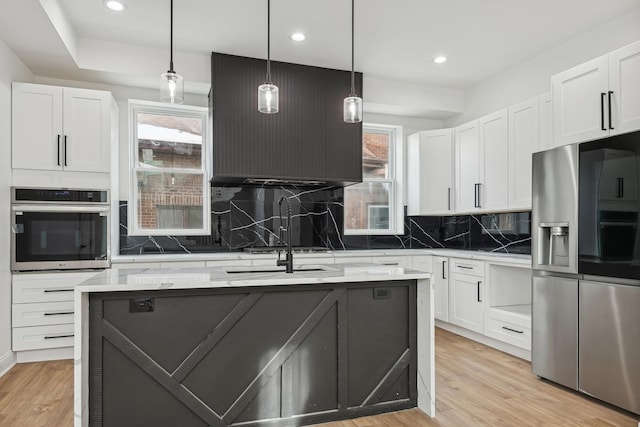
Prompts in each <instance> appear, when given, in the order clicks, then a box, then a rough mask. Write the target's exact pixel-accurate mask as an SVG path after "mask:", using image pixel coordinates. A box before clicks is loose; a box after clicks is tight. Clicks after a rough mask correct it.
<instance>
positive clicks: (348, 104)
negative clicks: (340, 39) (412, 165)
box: [344, 0, 362, 123]
mask: <svg viewBox="0 0 640 427" xmlns="http://www.w3.org/2000/svg"><path fill="white" fill-rule="evenodd" d="M354 11H355V0H351V93H349V96H347V97H346V98H345V99H344V121H345V122H347V123H360V122H361V121H362V98H360V97H359V96H358V95H356V81H355V72H354V69H353V63H354V55H353V39H354V37H353V33H354V27H355V25H354V23H355V18H354V15H355V13H354Z"/></svg>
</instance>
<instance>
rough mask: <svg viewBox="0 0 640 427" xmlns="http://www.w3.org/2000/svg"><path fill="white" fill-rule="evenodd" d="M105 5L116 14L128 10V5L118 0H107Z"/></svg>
mask: <svg viewBox="0 0 640 427" xmlns="http://www.w3.org/2000/svg"><path fill="white" fill-rule="evenodd" d="M104 5H105V6H107V8H109V9H110V10H113V11H114V12H122V11H123V10H125V9H126V8H127V5H126V4H124V3H123V2H121V1H118V0H105V2H104Z"/></svg>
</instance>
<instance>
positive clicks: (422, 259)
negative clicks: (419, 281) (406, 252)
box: [412, 255, 433, 273]
mask: <svg viewBox="0 0 640 427" xmlns="http://www.w3.org/2000/svg"><path fill="white" fill-rule="evenodd" d="M412 268H413V269H414V270H420V271H424V272H427V273H433V256H432V255H422V256H414V257H413V267H412Z"/></svg>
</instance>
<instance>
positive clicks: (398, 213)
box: [343, 123, 404, 236]
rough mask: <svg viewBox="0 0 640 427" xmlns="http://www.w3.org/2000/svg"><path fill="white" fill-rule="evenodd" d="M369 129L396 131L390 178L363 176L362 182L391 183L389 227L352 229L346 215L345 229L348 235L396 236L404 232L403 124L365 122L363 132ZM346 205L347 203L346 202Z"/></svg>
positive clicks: (391, 143) (391, 146) (392, 149)
mask: <svg viewBox="0 0 640 427" xmlns="http://www.w3.org/2000/svg"><path fill="white" fill-rule="evenodd" d="M367 129H379V130H384V131H392V132H394V136H395V138H394V140H393V141H390V147H389V149H390V151H391V157H392V159H391V160H392V161H391V163H390V164H389V169H390V171H389V176H390V177H391V178H389V179H379V178H369V179H365V178H363V180H362V182H379V183H385V182H389V183H391V191H390V192H389V229H387V230H378V229H366V230H352V229H348V228H347V226H346V223H347V216H346V214H345V215H344V219H343V230H344V234H345V235H346V236H363V235H364V236H395V235H403V234H404V203H403V199H402V194H403V176H404V171H403V163H404V162H403V159H404V143H403V141H404V137H403V134H402V126H395V125H386V124H379V123H363V125H362V131H363V133H364V132H365V131H366V130H367ZM345 207H346V204H345ZM345 212H346V210H345Z"/></svg>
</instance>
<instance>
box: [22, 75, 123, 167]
mask: <svg viewBox="0 0 640 427" xmlns="http://www.w3.org/2000/svg"><path fill="white" fill-rule="evenodd" d="M12 88H13V93H12V157H11V159H12V167H13V168H14V169H36V170H66V171H78V172H109V170H110V165H111V164H110V145H111V135H112V120H111V114H112V108H113V104H112V97H111V94H110V93H109V92H105V91H97V90H87V89H75V88H63V87H58V86H45V85H36V84H28V83H14V84H13V86H12Z"/></svg>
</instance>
